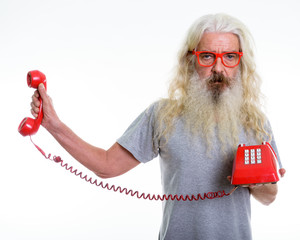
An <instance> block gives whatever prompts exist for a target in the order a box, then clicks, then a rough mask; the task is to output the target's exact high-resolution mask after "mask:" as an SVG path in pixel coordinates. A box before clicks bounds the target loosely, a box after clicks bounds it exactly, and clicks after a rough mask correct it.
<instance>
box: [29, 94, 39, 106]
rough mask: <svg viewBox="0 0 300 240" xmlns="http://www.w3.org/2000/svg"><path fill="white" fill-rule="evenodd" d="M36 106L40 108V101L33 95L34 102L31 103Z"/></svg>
mask: <svg viewBox="0 0 300 240" xmlns="http://www.w3.org/2000/svg"><path fill="white" fill-rule="evenodd" d="M32 103H33V104H34V106H36V107H39V106H40V104H41V103H40V100H39V99H38V98H37V97H36V96H35V95H33V96H32V102H31V104H32Z"/></svg>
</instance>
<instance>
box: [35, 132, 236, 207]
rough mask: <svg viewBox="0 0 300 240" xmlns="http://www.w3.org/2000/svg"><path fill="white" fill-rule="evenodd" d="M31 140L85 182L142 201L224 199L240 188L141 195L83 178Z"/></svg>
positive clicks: (81, 174)
mask: <svg viewBox="0 0 300 240" xmlns="http://www.w3.org/2000/svg"><path fill="white" fill-rule="evenodd" d="M30 140H31V142H32V143H33V145H34V146H35V147H36V148H37V149H38V150H39V151H40V152H41V153H42V154H43V156H44V157H45V158H46V159H49V160H51V161H54V162H56V163H60V165H61V167H63V168H65V169H66V170H67V171H69V172H71V173H73V174H75V175H76V176H79V177H80V178H81V179H84V180H85V181H87V182H89V183H91V184H95V185H96V186H98V187H102V188H103V189H108V190H113V191H114V192H120V193H123V192H124V193H125V194H126V195H131V196H132V197H134V196H135V197H137V198H138V199H140V198H142V199H148V200H160V201H164V200H172V201H174V200H177V201H187V200H189V201H193V200H194V201H198V200H200V199H201V200H204V199H206V198H207V199H214V198H222V197H224V196H229V195H231V194H232V193H233V192H234V191H235V190H236V189H237V188H238V187H237V186H235V187H234V188H233V189H232V190H231V191H230V192H229V193H225V191H224V190H223V191H217V192H208V193H204V194H203V196H202V195H201V194H200V193H198V194H197V195H177V194H175V195H172V194H169V195H166V194H163V195H158V194H157V195H155V194H153V195H150V194H145V193H139V192H138V191H133V190H131V189H130V190H128V189H127V188H122V187H120V186H117V187H116V186H115V185H111V186H110V185H109V184H108V183H106V184H105V183H103V182H102V181H100V182H98V180H97V179H95V180H93V179H92V178H91V177H90V178H89V177H88V176H87V175H85V176H83V173H82V172H79V173H78V170H77V169H73V167H72V166H69V165H68V163H64V162H63V160H62V159H61V157H59V156H53V157H51V154H48V156H47V155H46V153H45V152H44V151H43V150H42V149H41V148H40V147H39V146H37V145H36V144H35V143H34V142H33V141H32V138H31V136H30Z"/></svg>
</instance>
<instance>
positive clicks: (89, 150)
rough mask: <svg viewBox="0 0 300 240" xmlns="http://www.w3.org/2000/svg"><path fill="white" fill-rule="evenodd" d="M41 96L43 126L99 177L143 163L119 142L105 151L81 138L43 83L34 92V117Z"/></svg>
mask: <svg viewBox="0 0 300 240" xmlns="http://www.w3.org/2000/svg"><path fill="white" fill-rule="evenodd" d="M39 96H41V98H42V99H43V113H44V117H43V121H42V125H43V126H44V127H45V128H46V129H47V130H48V131H49V132H50V133H51V134H52V136H53V137H54V138H55V139H56V140H57V141H58V142H59V144H60V145H61V146H62V147H63V148H64V149H66V150H67V151H68V152H69V153H70V154H71V155H72V156H73V157H74V158H75V159H76V160H77V161H79V162H80V163H81V164H83V165H84V166H85V167H87V168H88V169H90V170H91V171H93V172H94V173H95V174H97V175H98V176H99V177H102V178H108V177H115V176H119V175H121V174H123V173H125V172H127V171H129V170H130V169H132V168H134V167H135V166H137V165H138V164H139V163H140V162H139V161H138V160H137V159H135V157H134V156H133V155H132V154H131V153H130V152H129V151H127V150H126V149H125V148H123V147H122V146H121V145H119V144H118V143H115V144H113V145H112V146H111V147H110V148H109V149H108V150H107V151H106V150H104V149H101V148H98V147H94V146H92V145H90V144H89V143H87V142H85V141H83V140H82V139H81V138H80V137H78V136H77V135H76V134H75V133H74V132H73V131H72V130H71V129H70V128H69V127H67V126H66V125H65V124H64V123H63V122H61V121H60V119H59V118H58V116H57V114H56V112H55V110H54V107H53V104H52V100H51V98H50V97H49V96H48V95H47V93H46V91H45V88H44V86H43V84H40V85H39V87H38V91H35V92H34V95H33V96H32V102H31V106H32V108H31V112H32V115H33V116H34V117H36V116H37V114H38V112H39V106H40V101H39Z"/></svg>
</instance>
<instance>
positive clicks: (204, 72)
mask: <svg viewBox="0 0 300 240" xmlns="http://www.w3.org/2000/svg"><path fill="white" fill-rule="evenodd" d="M196 71H197V73H198V75H199V77H200V78H201V79H203V78H207V77H209V76H210V75H211V74H212V71H211V68H210V67H197V68H196Z"/></svg>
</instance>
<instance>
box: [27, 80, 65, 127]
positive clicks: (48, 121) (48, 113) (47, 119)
mask: <svg viewBox="0 0 300 240" xmlns="http://www.w3.org/2000/svg"><path fill="white" fill-rule="evenodd" d="M39 97H41V98H42V104H43V106H42V108H43V115H44V116H43V120H42V126H43V127H45V128H46V129H47V130H48V131H49V132H51V131H53V130H55V128H57V126H58V124H60V120H59V118H58V116H57V114H56V112H55V110H54V107H53V103H52V99H51V98H50V96H49V95H48V94H47V92H46V90H45V87H44V85H43V84H42V83H41V84H40V85H39V86H38V90H36V91H35V92H34V94H33V95H32V102H31V114H32V115H33V116H34V117H37V116H38V113H39V107H40V101H39Z"/></svg>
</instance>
